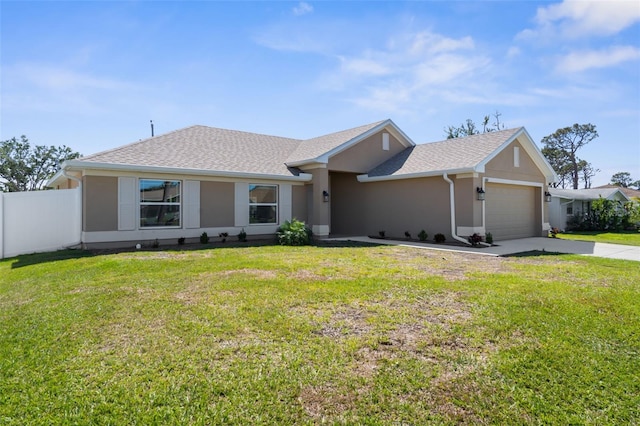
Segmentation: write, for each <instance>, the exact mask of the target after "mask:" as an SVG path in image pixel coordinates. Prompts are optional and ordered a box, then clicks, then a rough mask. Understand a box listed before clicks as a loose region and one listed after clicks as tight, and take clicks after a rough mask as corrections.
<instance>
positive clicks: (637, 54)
mask: <svg viewBox="0 0 640 426" xmlns="http://www.w3.org/2000/svg"><path fill="white" fill-rule="evenodd" d="M638 59H640V49H638V48H637V47H633V46H613V47H611V48H609V49H606V50H591V51H583V52H572V53H570V54H568V55H566V56H565V57H563V58H562V59H561V60H560V61H559V62H558V64H557V66H556V70H557V71H559V72H564V73H574V72H580V71H585V70H588V69H592V68H609V67H613V66H616V65H618V64H621V63H623V62H627V61H633V60H638Z"/></svg>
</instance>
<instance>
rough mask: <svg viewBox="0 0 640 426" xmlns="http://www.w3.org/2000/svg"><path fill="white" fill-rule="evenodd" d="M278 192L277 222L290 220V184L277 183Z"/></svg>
mask: <svg viewBox="0 0 640 426" xmlns="http://www.w3.org/2000/svg"><path fill="white" fill-rule="evenodd" d="M279 188H280V191H279V192H280V193H279V194H278V215H279V222H278V223H282V222H284V221H285V220H291V214H292V213H291V204H292V202H291V193H292V191H291V185H279Z"/></svg>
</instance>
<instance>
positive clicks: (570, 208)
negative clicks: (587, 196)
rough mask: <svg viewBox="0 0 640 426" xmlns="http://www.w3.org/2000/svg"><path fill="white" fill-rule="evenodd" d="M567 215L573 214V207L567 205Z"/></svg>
mask: <svg viewBox="0 0 640 426" xmlns="http://www.w3.org/2000/svg"><path fill="white" fill-rule="evenodd" d="M567 216H573V207H571V206H567Z"/></svg>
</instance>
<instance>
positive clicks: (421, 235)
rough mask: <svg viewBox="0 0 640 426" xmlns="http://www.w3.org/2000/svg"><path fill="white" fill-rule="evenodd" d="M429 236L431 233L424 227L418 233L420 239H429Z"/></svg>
mask: <svg viewBox="0 0 640 426" xmlns="http://www.w3.org/2000/svg"><path fill="white" fill-rule="evenodd" d="M428 237H429V234H427V231H425V230H424V229H423V230H422V231H420V232H419V233H418V238H419V239H420V241H427V238H428Z"/></svg>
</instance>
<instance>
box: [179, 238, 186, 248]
mask: <svg viewBox="0 0 640 426" xmlns="http://www.w3.org/2000/svg"><path fill="white" fill-rule="evenodd" d="M184 241H185V238H184V237H180V238H178V244H179V245H181V246H183V245H184Z"/></svg>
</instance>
